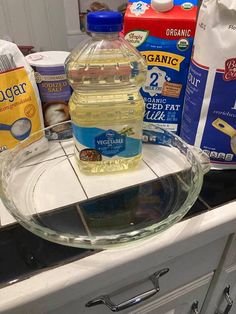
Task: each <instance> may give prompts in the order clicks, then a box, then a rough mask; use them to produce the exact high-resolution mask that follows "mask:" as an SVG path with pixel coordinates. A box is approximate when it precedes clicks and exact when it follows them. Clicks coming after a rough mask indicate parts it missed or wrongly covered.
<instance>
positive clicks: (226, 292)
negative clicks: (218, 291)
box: [215, 286, 234, 314]
mask: <svg viewBox="0 0 236 314" xmlns="http://www.w3.org/2000/svg"><path fill="white" fill-rule="evenodd" d="M224 298H225V300H226V302H227V306H226V308H225V310H224V312H219V311H218V310H217V311H216V312H215V314H228V313H229V312H230V310H231V308H232V306H233V303H234V301H233V300H232V298H231V296H230V286H227V287H225V290H224Z"/></svg>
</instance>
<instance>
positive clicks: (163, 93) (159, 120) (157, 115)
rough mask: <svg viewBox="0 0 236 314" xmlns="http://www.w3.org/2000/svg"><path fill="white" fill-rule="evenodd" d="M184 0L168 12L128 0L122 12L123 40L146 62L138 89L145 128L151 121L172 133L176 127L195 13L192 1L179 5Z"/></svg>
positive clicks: (179, 115) (179, 117)
mask: <svg viewBox="0 0 236 314" xmlns="http://www.w3.org/2000/svg"><path fill="white" fill-rule="evenodd" d="M185 2H186V1H181V0H179V1H175V2H174V3H175V5H174V7H173V9H172V10H171V11H168V12H167V13H160V12H157V11H155V10H154V9H153V8H152V6H151V5H150V4H151V3H150V1H148V0H146V1H145V2H143V1H130V4H129V6H128V9H127V12H126V15H125V25H124V32H125V39H126V40H127V41H129V42H130V44H132V45H133V46H134V47H136V48H137V49H138V50H139V52H140V53H141V55H142V56H143V58H144V59H145V60H146V62H147V65H148V74H147V77H146V81H145V83H144V84H143V86H142V88H141V94H142V96H143V98H144V101H145V105H146V108H145V116H144V129H145V130H147V129H148V126H150V125H151V124H153V123H155V124H157V126H159V127H163V128H165V129H167V130H169V131H173V132H175V133H179V130H180V122H181V117H182V108H183V101H184V94H185V87H186V81H187V73H188V67H189V63H190V56H191V49H192V43H193V36H194V31H195V23H196V12H197V7H196V1H191V2H190V4H191V6H190V8H188V9H187V8H186V7H185V6H182V5H183V4H184V3H185ZM140 25H142V29H140V28H139V27H140ZM144 133H145V132H144Z"/></svg>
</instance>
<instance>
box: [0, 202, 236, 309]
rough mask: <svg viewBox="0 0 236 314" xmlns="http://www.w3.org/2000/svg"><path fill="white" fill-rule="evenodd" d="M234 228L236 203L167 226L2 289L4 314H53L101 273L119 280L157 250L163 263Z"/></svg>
mask: <svg viewBox="0 0 236 314" xmlns="http://www.w3.org/2000/svg"><path fill="white" fill-rule="evenodd" d="M0 213H1V218H2V221H4V222H7V223H9V222H12V221H13V219H12V218H11V216H10V215H9V214H8V213H7V211H6V209H4V207H3V205H2V204H1V207H0ZM235 231H236V201H234V202H231V203H228V204H226V205H224V206H220V207H217V208H215V209H214V210H211V211H207V212H204V213H202V214H199V215H197V216H195V217H193V218H189V219H186V220H182V221H181V222H179V223H177V224H175V225H174V226H172V227H171V228H169V229H168V230H166V231H164V232H162V233H160V234H158V235H156V236H154V237H152V238H149V239H146V240H142V241H140V242H138V243H136V244H132V245H129V246H127V247H124V248H119V249H112V250H107V251H101V252H98V253H96V254H93V255H90V256H88V257H85V258H82V259H80V260H77V261H75V262H72V263H69V264H66V265H64V266H60V267H57V268H54V269H51V270H48V271H44V272H42V273H40V274H38V275H34V276H32V277H31V278H28V279H25V280H23V281H21V282H18V283H15V284H13V285H11V286H7V287H5V288H2V289H0V313H11V314H13V313H23V312H22V309H23V308H24V306H26V312H24V314H26V313H40V314H41V313H47V312H50V311H51V310H53V309H54V308H55V305H56V307H59V306H60V305H63V304H64V302H65V300H66V302H69V301H70V299H71V300H72V299H73V298H74V297H75V294H77V295H79V297H82V296H83V294H85V293H86V289H87V288H86V284H87V283H89V282H90V280H92V278H93V277H94V276H97V275H98V274H102V273H104V272H108V273H109V271H111V270H113V269H116V274H117V276H118V277H119V280H122V277H124V278H125V276H126V275H127V274H126V272H127V271H129V275H131V274H132V272H134V271H135V266H136V264H137V263H140V262H142V263H145V262H148V257H149V256H151V255H152V254H155V255H158V264H161V263H162V262H165V261H166V260H169V259H171V258H173V257H177V256H179V255H182V254H184V253H185V252H188V251H191V250H194V249H195V248H197V247H200V246H202V245H206V244H208V243H211V242H213V241H215V240H217V239H220V238H222V237H225V236H227V235H229V234H232V233H234V232H235ZM130 263H131V264H132V265H133V267H131V268H130V267H128V266H127V265H130ZM127 267H128V268H127ZM81 287H83V288H81ZM55 292H60V293H55ZM62 296H63V297H62ZM30 304H31V305H30ZM31 306H32V307H33V308H35V307H36V308H37V310H35V311H33V308H32V311H29V309H30V308H31ZM27 310H28V311H29V312H27Z"/></svg>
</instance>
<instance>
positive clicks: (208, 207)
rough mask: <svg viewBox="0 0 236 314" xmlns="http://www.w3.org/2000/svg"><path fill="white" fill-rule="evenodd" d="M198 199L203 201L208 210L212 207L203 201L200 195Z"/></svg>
mask: <svg viewBox="0 0 236 314" xmlns="http://www.w3.org/2000/svg"><path fill="white" fill-rule="evenodd" d="M198 199H199V201H201V202H202V203H203V205H205V206H206V207H207V209H208V210H211V209H213V208H212V207H211V206H210V205H208V203H207V202H205V201H204V200H203V199H202V198H201V196H198Z"/></svg>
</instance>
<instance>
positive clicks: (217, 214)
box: [0, 202, 236, 314]
mask: <svg viewBox="0 0 236 314" xmlns="http://www.w3.org/2000/svg"><path fill="white" fill-rule="evenodd" d="M222 212H223V213H224V214H223V215H222ZM235 226H236V202H233V203H230V204H226V205H224V206H221V207H219V208H216V209H214V210H212V211H208V212H205V213H202V214H200V215H198V216H195V217H192V218H190V219H186V220H183V221H181V222H179V223H177V224H176V225H174V226H173V227H171V228H170V229H168V230H166V231H164V232H162V233H161V234H159V235H157V236H156V237H153V238H150V239H146V240H144V241H140V242H138V243H136V244H135V245H130V246H128V247H124V248H119V249H111V250H107V251H100V252H96V253H95V254H92V255H90V256H87V257H85V258H82V259H80V260H76V261H73V262H71V263H68V264H66V265H62V266H60V267H56V268H54V269H50V270H47V271H44V272H41V273H39V274H36V275H34V276H31V277H30V278H27V279H25V280H23V281H21V282H17V283H15V284H13V285H9V286H6V287H4V288H2V289H0V313H3V314H22V313H30V314H64V313H67V314H74V313H79V314H80V313H81V314H95V313H96V314H109V313H112V312H111V310H110V309H109V308H108V307H106V306H105V305H104V304H99V305H95V306H93V307H86V303H87V302H89V301H91V300H93V299H94V298H97V297H99V296H101V295H108V296H110V297H111V300H112V301H113V302H115V303H117V304H119V303H122V302H124V301H126V300H129V299H130V298H132V297H134V296H136V295H139V294H142V293H143V292H145V291H148V290H150V289H153V283H152V282H151V280H150V276H152V275H153V274H154V273H155V272H158V271H160V270H162V269H169V271H168V272H166V273H165V274H163V276H161V277H160V278H159V286H160V291H159V292H158V293H156V294H155V295H153V296H152V297H151V298H149V299H146V300H145V301H143V302H141V303H139V304H136V305H134V306H132V307H129V308H126V309H124V310H122V311H120V313H123V314H128V313H129V314H144V313H148V314H154V313H155V314H185V313H188V314H193V313H197V311H198V312H199V313H201V314H215V310H216V309H220V310H221V308H222V309H223V310H224V309H225V306H226V303H225V299H224V298H222V295H223V291H224V288H225V287H226V286H227V285H229V284H230V285H231V287H230V293H231V297H232V299H233V298H234V297H235V282H236V276H235V270H236V266H235V265H236V252H235V243H236V242H235V241H236V238H235V237H234V236H231V234H233V233H235V232H236V227H235ZM196 301H197V302H198V306H196V307H195V309H194V307H193V308H192V306H193V304H195V305H196V304H197V303H195V302H196ZM223 313H224V312H223ZM231 313H233V314H235V309H234V308H232V310H231V312H230V314H231Z"/></svg>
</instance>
